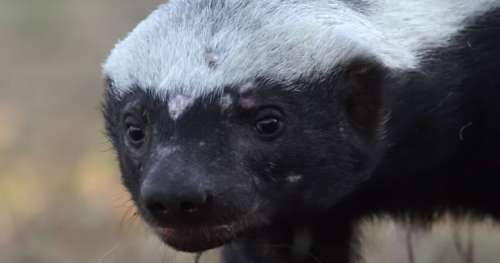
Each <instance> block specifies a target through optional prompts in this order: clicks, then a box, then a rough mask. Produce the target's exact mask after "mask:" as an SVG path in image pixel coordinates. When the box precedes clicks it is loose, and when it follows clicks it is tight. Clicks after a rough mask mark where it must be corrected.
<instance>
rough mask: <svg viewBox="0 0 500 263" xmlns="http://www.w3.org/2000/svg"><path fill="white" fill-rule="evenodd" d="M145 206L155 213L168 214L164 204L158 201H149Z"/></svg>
mask: <svg viewBox="0 0 500 263" xmlns="http://www.w3.org/2000/svg"><path fill="white" fill-rule="evenodd" d="M147 208H148V210H149V211H151V213H153V214H156V215H166V214H168V209H167V207H166V206H165V205H163V204H162V203H160V202H151V203H150V204H148V205H147Z"/></svg>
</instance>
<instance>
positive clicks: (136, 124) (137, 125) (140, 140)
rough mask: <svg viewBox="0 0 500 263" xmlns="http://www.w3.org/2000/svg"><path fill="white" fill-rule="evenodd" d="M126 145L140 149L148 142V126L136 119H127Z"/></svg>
mask: <svg viewBox="0 0 500 263" xmlns="http://www.w3.org/2000/svg"><path fill="white" fill-rule="evenodd" d="M125 129H126V143H127V144H128V145H129V146H131V147H133V148H140V147H141V146H142V145H143V144H144V142H145V141H146V139H147V138H146V137H147V131H146V125H145V124H144V123H142V122H140V121H137V120H136V119H135V118H130V117H129V118H126V119H125Z"/></svg>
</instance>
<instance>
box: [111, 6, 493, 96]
mask: <svg viewBox="0 0 500 263" xmlns="http://www.w3.org/2000/svg"><path fill="white" fill-rule="evenodd" d="M499 5H500V1H499V0H476V1H470V0H438V1H434V0H420V1H397V0H380V1H368V0H360V1H333V0H309V1H295V0H289V1H283V0H265V1H264V0H257V1H244V0H224V1H223V0H213V1H200V0H187V1H186V0H182V1H181V0H173V1H170V2H169V3H167V4H165V5H163V6H161V7H160V8H159V9H158V10H157V11H155V12H154V13H153V14H152V15H151V16H150V17H148V18H147V19H146V20H145V21H143V22H142V23H141V24H140V25H139V26H138V27H137V28H136V29H135V30H134V31H133V32H132V33H131V34H130V35H129V36H128V37H127V38H126V39H124V40H123V41H122V42H121V43H119V44H118V45H117V46H116V48H115V49H114V50H113V52H112V54H111V56H110V57H109V59H108V60H107V62H106V63H105V65H104V73H105V74H106V75H107V76H108V77H109V78H110V79H112V80H113V81H114V83H115V85H116V87H117V89H119V90H120V91H125V90H127V89H130V87H133V86H140V87H143V88H149V89H155V90H158V91H161V92H165V91H170V90H177V91H179V92H182V93H184V94H192V95H201V94H205V93H210V92H211V91H213V90H216V89H220V88H221V87H224V86H228V85H234V84H235V83H240V82H242V81H245V80H247V79H252V78H255V77H267V78H272V79H276V80H280V81H290V80H295V79H298V78H321V77H323V76H325V75H328V74H331V73H333V72H335V71H336V70H337V69H338V68H339V67H341V66H342V65H343V63H345V62H346V61H349V60H350V59H352V58H356V57H363V56H365V57H373V58H376V59H377V60H379V61H381V62H382V63H383V64H385V65H386V66H387V67H389V68H394V69H410V68H413V69H415V68H419V66H420V65H421V62H422V60H423V59H425V58H427V57H428V56H427V54H428V53H429V52H431V51H432V50H433V49H436V48H440V47H443V46H447V45H452V44H453V43H452V41H451V40H452V39H453V38H454V37H455V36H456V35H457V34H460V33H461V32H462V30H463V29H464V28H466V27H467V25H468V24H469V23H472V22H473V21H474V19H475V18H476V17H480V16H482V15H483V14H485V13H486V12H488V11H489V10H492V9H494V8H495V7H497V6H499Z"/></svg>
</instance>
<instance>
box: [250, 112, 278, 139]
mask: <svg viewBox="0 0 500 263" xmlns="http://www.w3.org/2000/svg"><path fill="white" fill-rule="evenodd" d="M282 126H283V125H282V123H281V120H280V119H279V118H277V117H267V118H263V119H261V120H259V121H257V123H255V130H256V131H257V132H258V133H259V135H261V136H264V137H265V138H273V137H275V136H277V135H278V134H279V132H280V131H281V128H282Z"/></svg>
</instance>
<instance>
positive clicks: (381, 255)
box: [0, 0, 500, 263]
mask: <svg viewBox="0 0 500 263" xmlns="http://www.w3.org/2000/svg"><path fill="white" fill-rule="evenodd" d="M160 2H162V1H161V0H142V1H137V0H106V1H103V0H85V1H78V0H0V263H10V262H14V263H31V262H33V263H35V262H36V263H45V262H47V263H59V262H61V263H62V262H76V263H78V262H82V263H83V262H85V263H88V262H90V263H100V262H102V263H112V262H120V263H127V262H148V263H149V262H162V263H167V262H176V263H177V262H193V259H192V256H189V255H188V256H186V255H179V254H175V253H171V252H167V249H166V248H165V247H164V246H163V245H161V244H160V243H159V242H158V241H156V239H155V238H154V237H152V235H150V234H149V233H147V231H146V230H144V229H143V227H142V226H141V224H140V222H139V221H140V220H138V219H137V218H136V217H135V216H134V215H133V214H134V211H133V207H132V204H131V202H129V201H128V196H127V194H126V193H125V192H124V191H123V189H122V187H121V186H120V183H119V175H118V173H117V170H116V162H115V160H114V156H113V153H112V152H111V151H110V145H109V144H108V143H107V141H106V139H105V137H104V136H103V128H102V121H101V117H100V112H99V107H100V98H101V95H102V92H103V85H102V80H101V75H100V64H101V62H102V61H103V60H104V58H105V57H106V55H107V53H108V51H109V50H110V49H111V48H112V47H113V45H114V43H115V41H116V40H117V39H118V38H121V37H124V35H125V33H126V32H128V31H129V30H130V29H131V28H132V27H133V26H134V25H135V24H136V23H137V22H138V21H139V20H141V19H142V18H143V17H144V16H145V15H146V14H147V13H149V12H150V11H151V10H152V9H153V8H154V7H155V6H156V5H157V4H159V3H160ZM373 225H374V224H373V223H370V224H366V225H365V227H364V228H363V229H364V231H363V232H364V235H365V237H366V241H365V243H364V244H365V245H364V248H363V251H364V253H365V254H366V255H367V256H366V258H367V262H373V263H378V262H380V263H385V262H410V263H413V262H411V261H412V260H411V259H410V258H411V257H409V256H408V253H409V251H408V249H409V248H408V244H410V245H411V250H412V251H413V253H414V255H415V260H414V262H429V263H431V262H450V263H451V262H466V263H472V262H467V261H464V260H465V258H466V256H464V255H463V254H464V253H463V252H464V251H467V250H468V249H467V248H468V247H470V244H473V245H474V249H473V251H474V261H473V262H500V259H498V258H499V256H500V251H499V249H498V248H500V243H499V241H500V231H498V228H497V227H495V226H493V225H492V224H475V225H473V226H470V225H469V224H460V225H455V224H450V223H442V224H439V225H437V226H436V227H434V228H433V230H432V231H421V230H415V231H413V230H412V231H409V230H408V228H405V227H402V226H401V225H396V224H394V223H393V222H390V221H386V220H380V222H378V223H377V224H375V225H376V226H377V227H373ZM408 233H410V234H408ZM456 240H459V241H456ZM468 240H472V241H474V242H472V243H471V242H468ZM462 246H463V247H465V248H464V249H462V250H463V251H461V248H462ZM468 251H470V249H469V250H468ZM215 254H216V252H214V253H212V254H211V255H208V256H206V257H204V258H203V260H202V262H216V260H215V259H214V258H215V256H214V255H215ZM460 254H462V255H461V256H460Z"/></svg>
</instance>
